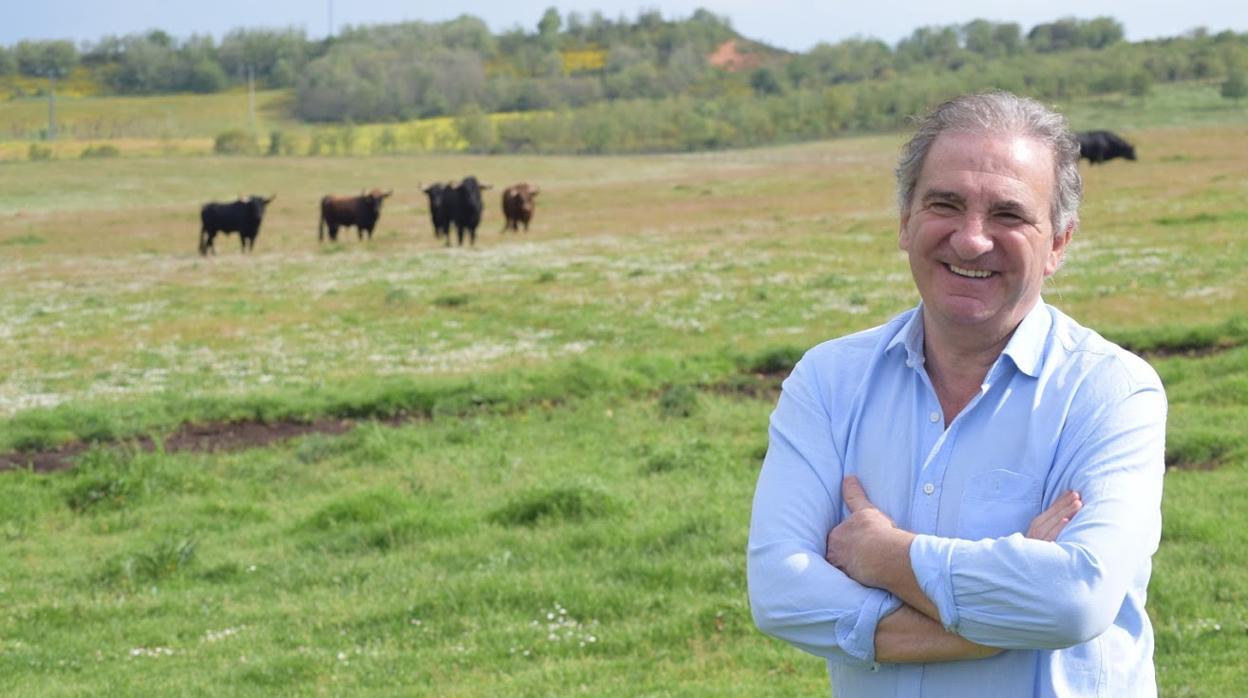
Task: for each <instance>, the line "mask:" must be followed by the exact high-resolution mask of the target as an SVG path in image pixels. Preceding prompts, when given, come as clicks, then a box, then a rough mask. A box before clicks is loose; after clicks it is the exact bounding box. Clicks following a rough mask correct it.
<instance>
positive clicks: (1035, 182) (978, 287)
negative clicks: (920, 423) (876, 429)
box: [899, 132, 1070, 341]
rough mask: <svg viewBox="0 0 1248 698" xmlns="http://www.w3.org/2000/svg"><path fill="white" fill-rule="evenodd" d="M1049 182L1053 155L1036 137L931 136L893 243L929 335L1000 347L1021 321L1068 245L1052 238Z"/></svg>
mask: <svg viewBox="0 0 1248 698" xmlns="http://www.w3.org/2000/svg"><path fill="white" fill-rule="evenodd" d="M1053 176H1054V175H1053V155H1052V153H1051V152H1050V151H1049V149H1048V148H1047V147H1046V146H1045V145H1044V143H1042V142H1040V141H1038V140H1035V139H1033V138H1029V137H1025V136H1001V135H989V134H971V133H950V132H946V133H943V134H941V135H940V136H938V137H937V138H936V142H935V143H933V144H932V148H931V150H930V151H928V154H927V158H926V160H925V161H924V164H923V170H922V171H921V172H920V173H919V179H918V182H917V185H916V186H915V191H914V198H913V199H912V200H911V201H910V209H909V211H907V212H906V213H904V214H903V215H902V217H901V234H900V238H899V245H900V247H901V249H903V250H905V251H906V252H907V253H909V256H910V272H911V273H912V274H913V275H914V282H915V285H917V286H918V289H919V294H920V295H921V296H922V297H923V305H924V308H925V314H924V321H925V322H926V323H936V325H937V326H936V327H932V328H929V331H933V330H934V331H942V330H943V331H956V332H965V331H971V332H979V333H983V334H982V336H983V337H984V338H985V339H991V340H994V341H997V340H1000V339H1002V338H1003V337H1005V336H1006V335H1008V334H1009V333H1010V332H1013V330H1014V328H1015V327H1017V326H1018V323H1019V322H1021V321H1022V319H1023V316H1025V315H1026V314H1027V311H1029V310H1030V309H1031V308H1032V306H1033V305H1034V304H1035V302H1036V300H1037V299H1038V298H1039V297H1040V288H1041V286H1042V285H1043V282H1044V278H1045V277H1047V276H1049V275H1051V274H1052V273H1053V272H1055V271H1057V267H1058V265H1059V263H1060V262H1061V259H1062V253H1063V252H1064V250H1065V249H1066V244H1067V243H1068V242H1069V241H1070V232H1069V231H1065V232H1064V233H1063V234H1062V235H1061V236H1057V237H1054V235H1053V222H1052V220H1051V217H1050V213H1049V211H1050V204H1051V202H1052V201H1053V185H1054V181H1053Z"/></svg>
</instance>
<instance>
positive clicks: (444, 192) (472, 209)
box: [424, 175, 490, 247]
mask: <svg viewBox="0 0 1248 698" xmlns="http://www.w3.org/2000/svg"><path fill="white" fill-rule="evenodd" d="M489 188H490V185H488V184H481V183H480V182H478V181H477V178H476V177H473V176H472V175H469V176H467V177H465V178H464V179H463V181H462V182H460V183H459V184H456V185H452V184H432V185H430V186H428V187H425V189H424V192H425V193H426V194H428V195H429V216H430V218H431V219H432V220H433V234H434V236H435V237H442V236H443V235H445V236H446V246H447V247H450V246H451V233H450V226H451V225H452V224H454V225H455V233H456V238H457V240H458V244H459V245H461V246H462V245H463V244H464V231H468V244H470V245H475V244H476V242H477V227H478V226H480V225H481V211H482V210H483V209H484V208H485V206H484V204H482V202H481V192H482V191H484V190H486V189H489Z"/></svg>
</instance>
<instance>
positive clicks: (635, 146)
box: [0, 8, 1248, 152]
mask: <svg viewBox="0 0 1248 698" xmlns="http://www.w3.org/2000/svg"><path fill="white" fill-rule="evenodd" d="M729 40H735V42H736V54H737V55H736V56H735V57H734V62H733V63H730V64H720V65H716V64H715V63H713V62H712V61H710V60H708V57H709V56H711V55H712V54H713V53H715V52H716V50H717V49H719V48H720V47H722V46H723V45H724V43H725V42H727V41H729ZM77 64H81V65H83V66H85V67H87V68H89V69H90V70H92V71H93V74H94V75H96V76H97V79H98V81H99V82H100V83H101V84H103V85H104V86H106V87H107V89H108V90H110V91H112V92H114V93H116V94H125V95H129V94H153V93H164V92H184V91H191V92H214V91H218V90H221V89H225V88H228V87H231V86H235V85H238V84H242V83H244V82H246V81H247V80H248V79H249V78H254V79H255V80H256V81H257V83H258V84H259V85H260V86H267V87H274V88H290V89H291V90H292V92H293V97H294V99H293V100H292V104H293V106H292V108H293V110H294V112H295V115H296V116H297V117H299V118H300V119H302V120H304V121H307V122H314V123H335V122H336V123H376V122H396V121H404V120H408V119H414V118H423V117H433V116H454V117H456V119H457V121H456V124H457V127H458V128H459V130H460V133H461V135H462V137H463V140H465V141H467V142H468V144H469V147H470V148H471V149H473V150H478V151H484V152H490V151H500V150H501V151H546V152H614V151H639V150H671V149H700V148H711V147H720V146H737V145H751V144H756V143H768V142H776V141H778V140H792V139H804V138H817V137H826V136H831V135H837V134H840V133H846V132H854V131H862V130H876V129H884V128H891V127H894V126H897V125H899V123H900V122H901V120H902V119H904V118H905V117H906V116H908V115H910V114H913V113H915V112H917V111H921V110H922V109H924V108H926V107H927V106H928V105H930V104H931V103H932V102H933V101H934V100H936V99H939V98H942V97H945V96H949V95H952V94H956V93H959V92H966V91H969V90H980V89H987V88H1001V89H1009V90H1013V91H1017V92H1019V93H1022V94H1027V95H1031V96H1034V97H1037V98H1041V99H1048V100H1065V99H1069V98H1072V97H1079V96H1085V95H1093V94H1106V93H1115V92H1123V93H1131V94H1136V95H1143V94H1147V93H1148V91H1149V90H1150V89H1151V87H1152V85H1153V84H1155V83H1157V82H1166V81H1179V80H1192V79H1206V80H1212V79H1218V80H1226V81H1227V83H1228V84H1233V85H1234V84H1242V83H1243V73H1244V72H1245V69H1246V68H1248V34H1236V33H1234V32H1229V31H1227V32H1221V33H1218V34H1210V33H1209V32H1207V31H1205V30H1201V29H1196V30H1192V31H1190V32H1188V33H1186V34H1184V35H1183V36H1178V37H1173V38H1168V39H1160V40H1154V41H1145V42H1137V43H1131V42H1127V41H1125V40H1124V34H1123V27H1122V25H1121V24H1120V23H1119V22H1118V21H1116V20H1114V19H1112V18H1109V17H1098V18H1094V19H1090V20H1084V19H1076V18H1063V19H1059V20H1056V21H1054V22H1048V23H1042V24H1038V25H1036V26H1034V27H1032V28H1031V29H1030V30H1028V31H1026V32H1024V30H1023V28H1022V27H1021V26H1020V25H1018V24H1016V23H1010V22H990V21H987V20H982V19H978V20H974V21H972V22H968V23H965V24H960V25H951V26H936V27H921V28H918V29H916V30H914V31H913V32H912V33H911V34H910V35H909V36H908V37H906V38H904V39H902V40H901V41H899V42H897V43H896V44H895V45H889V44H887V43H885V42H883V41H879V40H875V39H863V38H854V39H848V40H845V41H841V42H837V43H821V44H819V45H817V46H815V47H814V48H812V49H811V50H809V51H807V52H805V53H797V54H794V53H788V52H785V51H781V50H778V49H774V48H771V47H768V46H766V45H764V44H760V43H757V42H753V41H750V40H748V39H745V38H743V37H742V36H741V35H740V34H738V33H737V31H736V30H734V29H733V27H732V26H731V24H730V22H729V21H728V20H727V19H726V18H723V17H719V16H717V15H715V14H714V13H711V12H709V11H707V10H697V11H695V12H694V13H693V14H692V15H690V16H689V17H687V18H681V19H670V18H664V17H663V16H662V15H661V14H660V13H659V12H658V11H642V12H640V13H638V14H637V15H636V16H635V17H633V18H626V17H623V16H621V17H619V18H618V19H610V18H607V17H605V16H603V15H602V14H601V13H593V14H590V15H582V14H580V13H576V12H572V13H569V14H567V16H566V17H565V16H563V15H561V14H560V13H559V12H558V11H557V10H555V9H554V8H551V9H548V10H546V11H545V12H544V13H543V14H542V16H541V17H540V19H539V20H538V22H537V23H536V25H535V27H534V28H533V29H532V30H528V29H524V28H520V27H516V28H513V29H511V30H508V31H504V32H501V33H498V34H494V33H492V32H491V31H490V29H489V27H488V26H487V25H486V24H485V23H484V22H483V21H482V20H480V19H478V18H475V17H471V16H467V15H465V16H461V17H459V18H458V19H454V20H451V21H447V22H437V23H427V22H405V23H399V24H389V25H377V26H361V27H347V28H346V29H344V30H343V31H342V32H341V33H340V34H339V35H338V36H335V37H332V38H330V39H325V40H311V39H308V38H307V37H306V36H305V35H304V33H303V32H302V31H301V30H296V29H286V30H256V29H237V30H234V31H232V32H230V33H229V34H227V35H225V36H224V37H223V38H222V39H221V40H220V42H215V41H214V40H213V39H212V38H211V37H204V36H191V37H190V38H186V39H177V38H175V37H172V36H169V35H168V34H166V33H164V32H161V31H151V32H147V33H144V34H134V35H129V36H124V37H107V38H104V39H102V40H100V41H97V42H94V43H87V44H84V45H82V46H74V45H73V44H72V43H70V42H65V41H43V42H32V41H24V42H21V43H19V44H17V45H16V46H13V47H11V48H5V47H0V75H4V74H6V73H20V74H23V75H28V76H47V77H54V78H55V77H60V76H63V75H65V74H66V73H67V72H68V71H69V70H70V69H71V68H73V67H74V66H75V65H77ZM1228 96H1229V95H1228ZM494 112H519V113H521V114H522V118H512V119H506V120H492V119H489V118H487V117H486V115H487V114H490V113H494Z"/></svg>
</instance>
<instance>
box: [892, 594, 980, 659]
mask: <svg viewBox="0 0 1248 698" xmlns="http://www.w3.org/2000/svg"><path fill="white" fill-rule="evenodd" d="M929 603H930V602H929ZM1000 651H1001V650H999V649H997V648H995V647H986V646H984V645H977V644H975V643H974V642H971V641H970V640H967V639H966V638H964V637H961V636H960V635H954V634H953V633H951V632H948V631H947V630H945V629H944V628H943V627H941V625H940V623H939V622H938V621H934V620H932V619H931V618H928V617H927V616H926V615H924V614H923V613H920V612H918V611H916V610H915V609H913V608H911V607H909V606H902V607H901V608H898V609H897V610H896V611H893V612H892V613H890V614H888V615H887V616H884V617H883V618H881V619H880V622H879V624H878V625H877V626H876V628H875V660H876V661H877V662H886V663H894V664H917V663H926V662H952V661H958V660H962V659H983V658H984V657H991V656H992V655H994V654H997V653H999V652H1000Z"/></svg>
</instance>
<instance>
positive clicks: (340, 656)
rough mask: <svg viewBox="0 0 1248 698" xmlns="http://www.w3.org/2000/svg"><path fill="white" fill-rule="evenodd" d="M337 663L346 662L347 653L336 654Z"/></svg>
mask: <svg viewBox="0 0 1248 698" xmlns="http://www.w3.org/2000/svg"><path fill="white" fill-rule="evenodd" d="M338 661H340V662H345V661H347V653H346V652H339V653H338Z"/></svg>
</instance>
